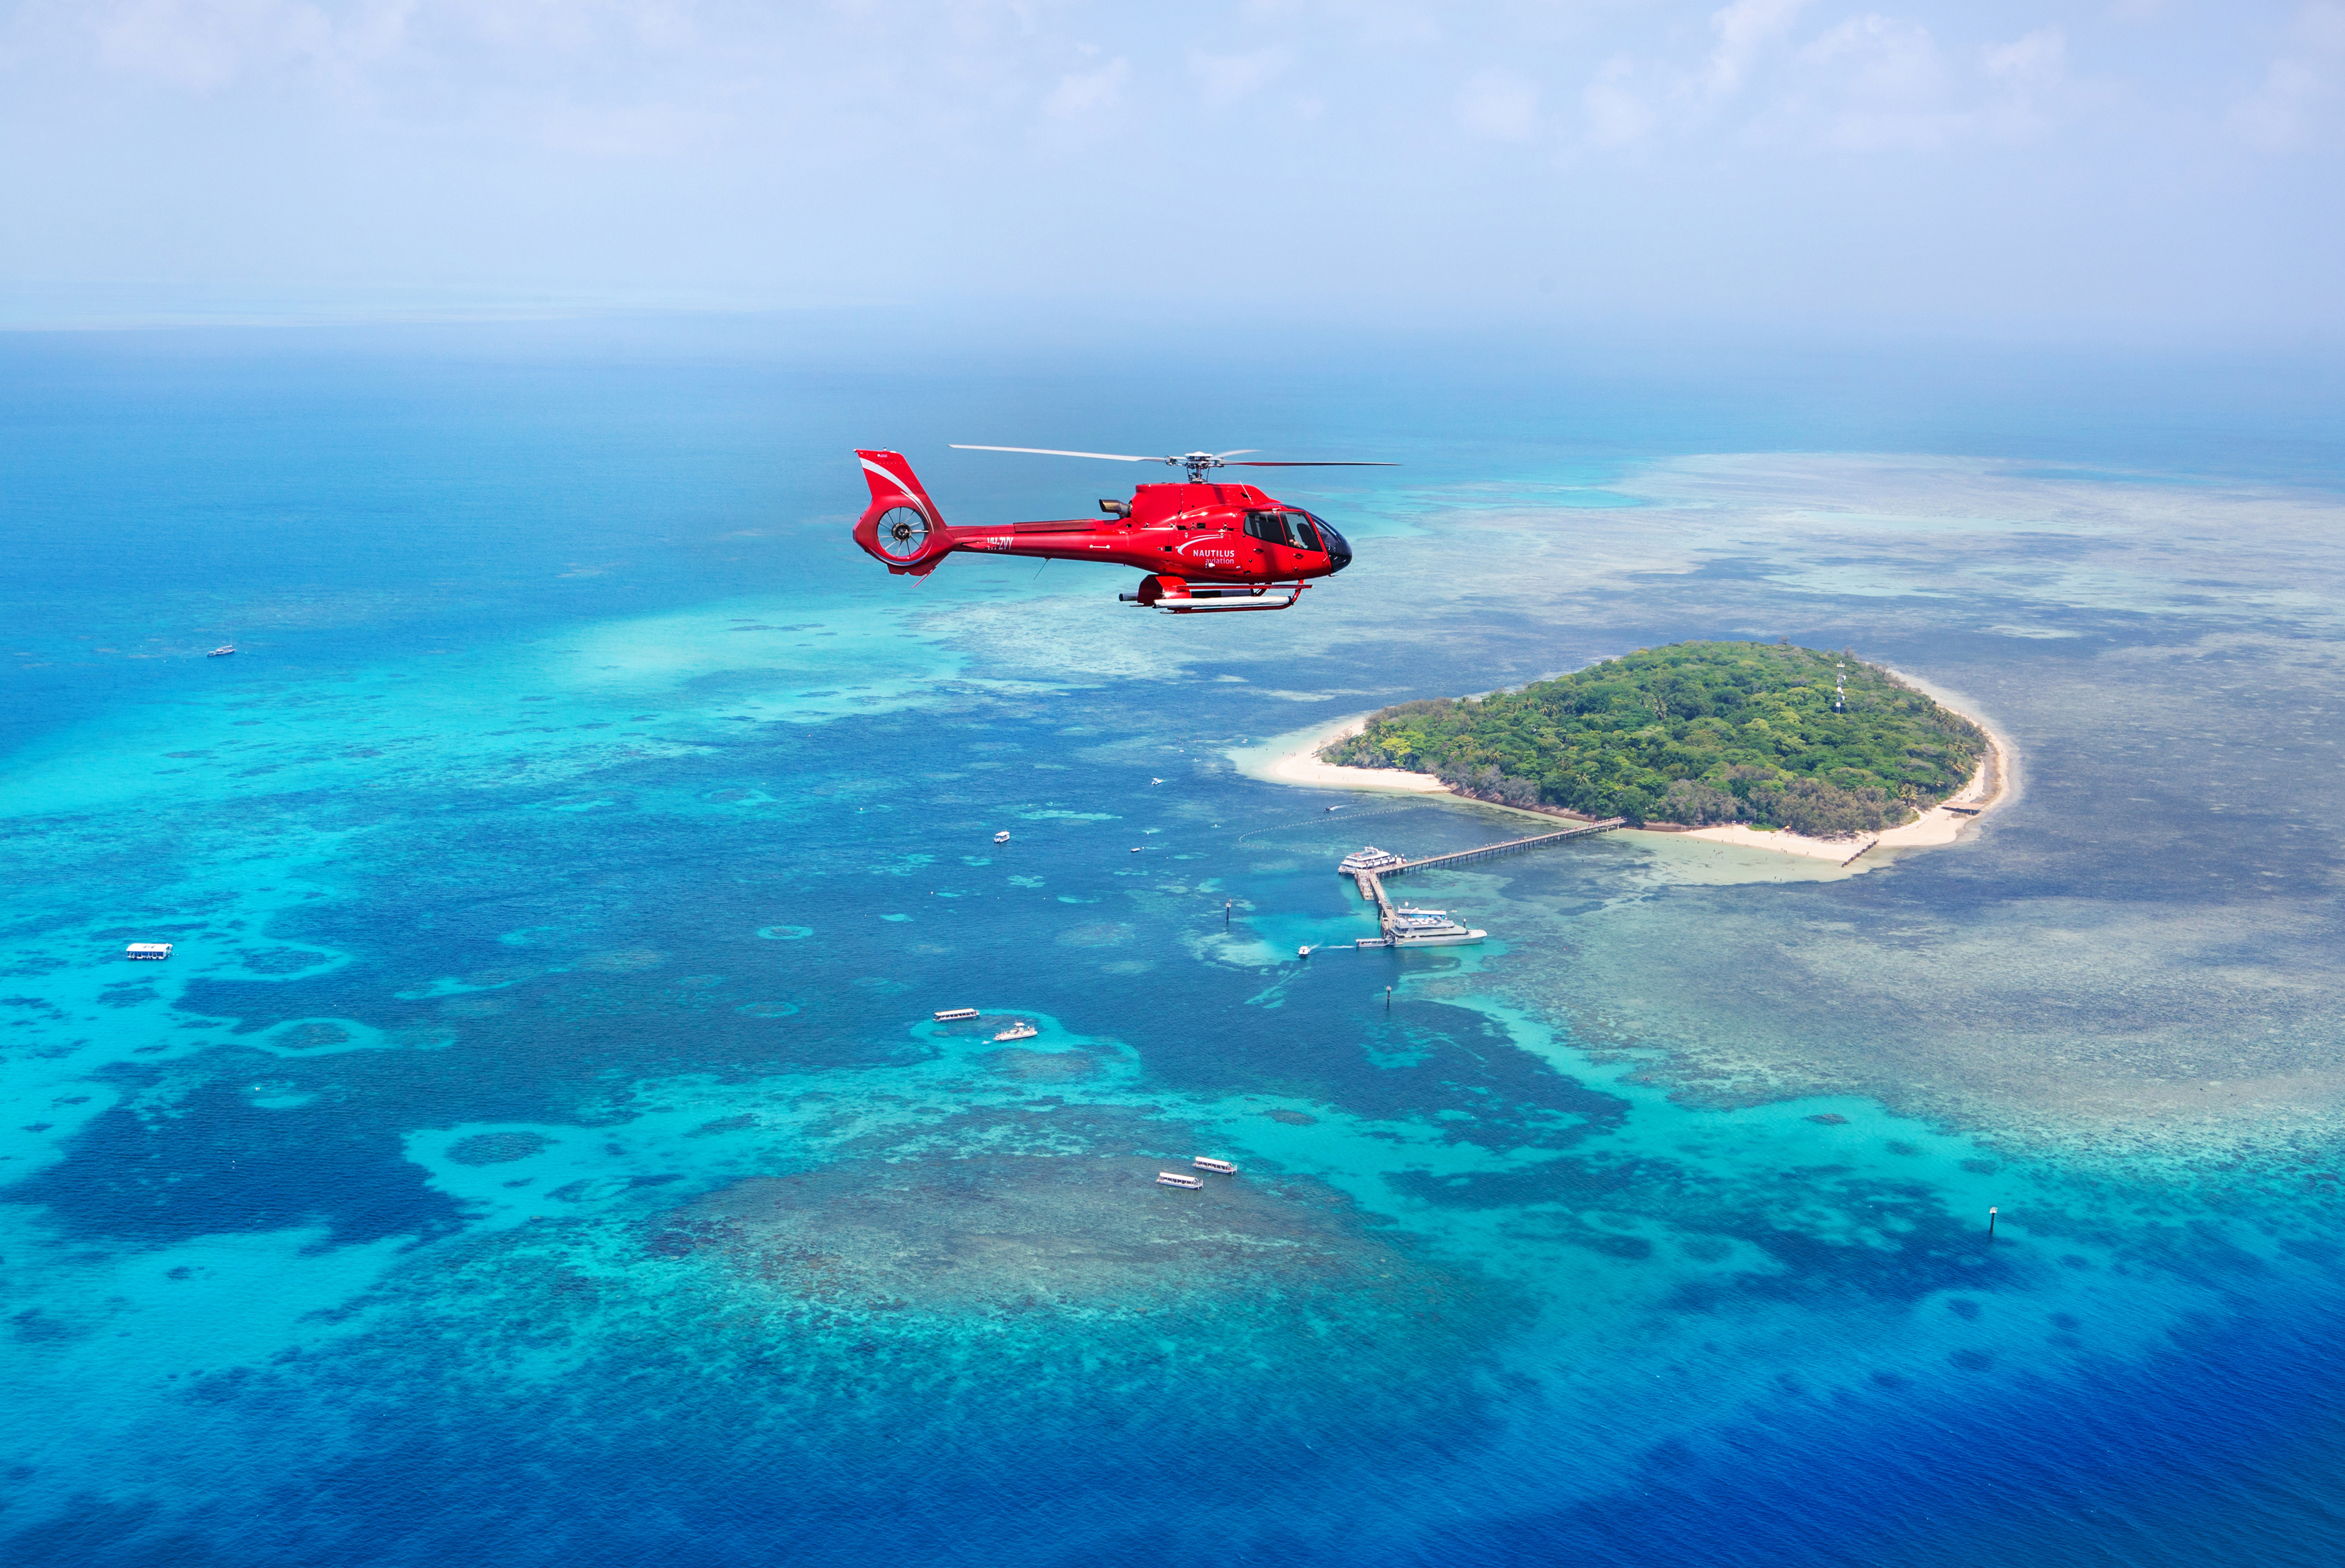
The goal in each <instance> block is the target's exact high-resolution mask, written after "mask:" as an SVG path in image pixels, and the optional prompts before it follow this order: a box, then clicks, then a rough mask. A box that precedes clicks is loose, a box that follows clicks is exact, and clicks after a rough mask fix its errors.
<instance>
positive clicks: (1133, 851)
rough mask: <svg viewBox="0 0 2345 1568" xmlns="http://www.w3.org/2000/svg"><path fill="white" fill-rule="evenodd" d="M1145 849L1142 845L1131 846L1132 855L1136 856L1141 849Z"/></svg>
mask: <svg viewBox="0 0 2345 1568" xmlns="http://www.w3.org/2000/svg"><path fill="white" fill-rule="evenodd" d="M1145 847H1146V846H1145V845H1138V844H1135V845H1132V854H1134V855H1138V854H1139V853H1140V852H1141V850H1142V849H1143V848H1145Z"/></svg>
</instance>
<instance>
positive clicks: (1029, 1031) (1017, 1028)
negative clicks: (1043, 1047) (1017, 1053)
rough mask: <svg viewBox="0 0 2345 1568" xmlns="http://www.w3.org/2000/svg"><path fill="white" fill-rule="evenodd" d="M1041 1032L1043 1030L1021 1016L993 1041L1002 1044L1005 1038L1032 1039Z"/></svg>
mask: <svg viewBox="0 0 2345 1568" xmlns="http://www.w3.org/2000/svg"><path fill="white" fill-rule="evenodd" d="M1041 1032H1042V1031H1041V1030H1040V1029H1038V1028H1036V1027H1034V1026H1033V1025H1031V1024H1030V1023H1028V1022H1027V1021H1026V1020H1025V1019H1023V1018H1020V1019H1019V1020H1018V1021H1017V1022H1016V1023H1014V1024H1012V1025H1010V1027H1008V1028H1006V1029H1004V1030H1002V1031H1001V1032H1000V1034H998V1035H996V1036H994V1037H993V1043H994V1044H996V1045H1000V1043H1001V1042H1002V1041H1004V1040H1030V1039H1032V1038H1033V1037H1035V1036H1037V1035H1039V1034H1041Z"/></svg>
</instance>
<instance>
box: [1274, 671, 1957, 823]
mask: <svg viewBox="0 0 2345 1568" xmlns="http://www.w3.org/2000/svg"><path fill="white" fill-rule="evenodd" d="M1994 750H1995V743H1994V741H1993V738H1992V737H1991V736H1990V735H1989V734H1988V733H1986V731H1985V730H1984V729H1983V728H1981V727H1980V726H1979V725H1978V724H1976V723H1973V722H1972V721H1971V720H1969V719H1966V718H1964V717H1963V716H1962V715H1961V714H1959V713H1954V712H1952V711H1951V710H1949V709H1947V708H1944V707H1942V706H1940V705H1939V704H1938V703H1935V702H1934V701H1932V700H1931V699H1930V698H1929V697H1928V696H1927V695H1925V694H1924V693H1921V692H1918V691H1915V690H1914V688H1912V687H1911V686H1908V685H1906V684H1904V683H1902V682H1900V681H1898V680H1897V679H1896V678H1895V677H1894V676H1893V675H1892V674H1891V673H1889V672H1888V671H1886V670H1883V669H1882V668H1880V667H1879V666H1877V665H1873V664H1867V663H1863V662H1862V661H1860V660H1857V659H1855V658H1853V656H1851V655H1848V654H1845V653H1838V654H1835V653H1826V652H1819V651H1818V650H1815V649H1812V648H1799V647H1794V646H1792V644H1791V643H1790V642H1772V643H1768V642H1679V643H1673V644H1671V645H1670V646H1669V647H1666V648H1653V649H1640V650H1639V651H1638V652H1633V653H1629V654H1624V655H1622V656H1621V657H1619V658H1617V659H1607V660H1604V661H1603V662H1601V663H1596V664H1591V665H1589V667H1588V668H1587V669H1585V670H1581V671H1578V672H1576V673H1572V674H1569V675H1564V676H1560V677H1558V678H1557V679H1555V680H1551V681H1539V682H1536V683H1532V684H1531V685H1528V686H1525V687H1523V688H1522V689H1521V690H1519V691H1514V692H1495V693H1491V694H1489V695H1488V696H1486V697H1478V698H1477V697H1464V698H1449V697H1436V698H1431V699H1428V700H1426V701H1421V702H1414V703H1400V704H1399V705H1398V706H1396V707H1390V708H1385V709H1381V710H1379V711H1378V712H1376V713H1372V714H1370V715H1369V716H1368V718H1367V720H1366V722H1365V724H1364V725H1363V726H1362V728H1361V729H1360V730H1359V732H1358V733H1355V734H1352V735H1349V736H1346V737H1344V738H1341V739H1338V740H1337V741H1335V743H1333V744H1329V745H1326V746H1325V747H1323V748H1322V749H1321V750H1320V752H1319V758H1320V760H1321V761H1322V762H1324V763H1326V764H1332V765H1334V766H1337V767H1348V768H1374V769H1392V770H1399V771H1401V772H1404V773H1410V774H1425V775H1430V779H1437V780H1439V781H1440V783H1441V784H1447V786H1449V788H1451V789H1452V790H1454V791H1456V792H1457V793H1458V794H1465V795H1471V796H1475V797H1477V798H1480V799H1483V800H1487V801H1493V802H1496V803H1497V804H1504V805H1513V806H1518V807H1522V808H1526V809H1530V810H1548V811H1558V810H1559V811H1562V812H1568V813H1571V814H1582V815H1587V816H1590V817H1609V816H1621V817H1626V818H1628V819H1629V821H1630V822H1631V823H1634V824H1640V825H1643V824H1654V825H1661V824H1667V825H1672V826H1684V827H1692V828H1711V827H1722V826H1729V825H1731V824H1741V825H1743V826H1744V827H1746V828H1760V829H1776V828H1788V829H1790V830H1791V831H1792V833H1795V834H1798V835H1802V836H1804V837H1808V838H1813V839H1841V838H1846V837H1849V836H1851V835H1857V834H1863V833H1877V832H1880V831H1882V830H1883V829H1887V828H1893V827H1895V826H1897V825H1898V824H1902V823H1907V822H1911V821H1913V820H1914V818H1916V817H1917V816H1919V815H1921V814H1923V813H1924V812H1927V811H1929V810H1930V809H1931V808H1932V807H1934V806H1936V805H1937V804H1939V803H1940V802H1942V801H1944V800H1946V799H1947V798H1948V797H1949V796H1951V795H1954V794H1956V793H1957V792H1960V791H1963V790H1964V788H1965V786H1966V785H1968V784H1971V783H1972V781H1973V780H1974V777H1975V776H1977V775H1978V774H1979V773H1980V766H1981V764H1982V762H1983V761H1985V759H1987V758H1988V757H1989V756H1990V755H1992V754H1993V753H1994ZM1430 779H1429V780H1428V783H1429V782H1430ZM1434 787H1438V786H1437V785H1436V786H1434Z"/></svg>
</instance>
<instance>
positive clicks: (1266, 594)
mask: <svg viewBox="0 0 2345 1568" xmlns="http://www.w3.org/2000/svg"><path fill="white" fill-rule="evenodd" d="M1310 586H1311V584H1309V583H1308V582H1270V583H1262V584H1259V585H1256V586H1254V587H1250V588H1249V587H1238V586H1229V587H1200V588H1192V587H1190V586H1189V585H1188V584H1187V583H1185V582H1178V581H1177V580H1174V581H1169V582H1168V581H1167V580H1166V579H1164V578H1162V577H1152V578H1150V579H1149V580H1148V581H1147V582H1143V583H1142V584H1141V585H1140V592H1137V593H1125V594H1122V595H1120V596H1119V597H1121V598H1122V601H1123V602H1124V603H1126V604H1138V605H1142V606H1143V607H1145V606H1148V605H1153V606H1155V607H1156V608H1157V609H1159V610H1161V611H1162V612H1164V613H1165V614H1167V615H1203V614H1207V613H1209V612H1228V611H1236V610H1284V609H1286V608H1287V607H1288V606H1289V605H1291V604H1293V603H1294V602H1295V601H1296V600H1298V599H1300V598H1302V597H1303V591H1304V589H1306V588H1308V587H1310Z"/></svg>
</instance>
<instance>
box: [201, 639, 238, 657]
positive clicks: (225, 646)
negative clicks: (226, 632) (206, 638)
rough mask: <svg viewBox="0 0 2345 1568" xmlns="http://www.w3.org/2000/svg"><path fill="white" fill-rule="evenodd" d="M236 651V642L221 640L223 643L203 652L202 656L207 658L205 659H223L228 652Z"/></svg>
mask: <svg viewBox="0 0 2345 1568" xmlns="http://www.w3.org/2000/svg"><path fill="white" fill-rule="evenodd" d="M233 652H236V644H235V643H233V642H223V643H221V644H220V645H219V646H218V647H217V648H215V649H213V650H212V651H211V652H208V653H207V654H205V655H204V657H205V658H207V659H225V658H227V657H228V655H229V654H230V653H233Z"/></svg>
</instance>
